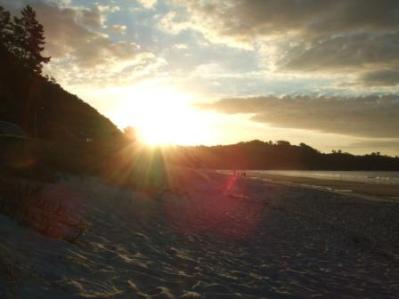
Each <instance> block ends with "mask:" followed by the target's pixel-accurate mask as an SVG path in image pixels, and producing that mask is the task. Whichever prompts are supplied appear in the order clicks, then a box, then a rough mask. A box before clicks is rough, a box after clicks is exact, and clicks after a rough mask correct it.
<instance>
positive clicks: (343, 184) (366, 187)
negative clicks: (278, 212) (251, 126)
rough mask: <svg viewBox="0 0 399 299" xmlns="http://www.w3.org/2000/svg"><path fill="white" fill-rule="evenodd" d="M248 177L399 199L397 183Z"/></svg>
mask: <svg viewBox="0 0 399 299" xmlns="http://www.w3.org/2000/svg"><path fill="white" fill-rule="evenodd" d="M220 173H223V174H230V173H231V171H220ZM248 177H249V178H253V179H263V180H265V181H269V182H272V183H273V182H274V183H280V184H281V183H285V184H287V185H293V186H303V187H309V188H316V189H322V190H323V189H324V190H327V191H332V192H337V193H343V194H349V195H360V196H363V197H364V198H368V199H370V200H392V201H399V185H395V184H384V183H379V184H375V183H362V182H353V181H342V180H330V179H317V178H308V177H300V176H291V175H279V174H268V173H262V174H257V175H256V176H252V175H251V174H249V175H248Z"/></svg>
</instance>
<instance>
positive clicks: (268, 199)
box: [0, 170, 399, 299]
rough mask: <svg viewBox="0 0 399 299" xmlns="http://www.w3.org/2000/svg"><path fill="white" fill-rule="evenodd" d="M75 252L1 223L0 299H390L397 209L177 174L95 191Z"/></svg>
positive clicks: (397, 244)
mask: <svg viewBox="0 0 399 299" xmlns="http://www.w3.org/2000/svg"><path fill="white" fill-rule="evenodd" d="M63 184H65V185H64V187H66V188H70V189H71V190H73V192H74V193H75V194H79V200H80V207H79V210H80V212H81V211H83V215H84V218H85V219H86V220H87V221H88V222H89V223H90V229H89V230H88V231H87V232H86V233H85V234H84V235H83V236H82V237H81V238H80V239H79V240H78V242H77V244H71V243H68V242H65V241H60V240H52V239H48V238H45V237H43V236H41V235H39V234H37V233H35V232H33V231H31V230H29V229H27V228H25V227H22V226H20V225H18V224H16V223H15V222H13V221H11V220H10V219H8V218H7V217H5V216H0V240H1V243H0V298H46V299H47V298H48V299H50V298H311V297H312V298H314V297H315V298H397V295H398V294H399V254H398V253H399V250H398V249H399V237H398V231H399V205H398V204H396V203H387V202H373V201H367V200H362V199H358V198H355V197H347V196H343V195H339V194H334V193H328V192H323V191H317V190H310V189H304V188H295V187H287V186H282V185H277V184H271V183H266V182H260V181H251V180H244V179H242V178H238V179H232V178H228V177H225V176H222V175H218V174H212V173H199V172H196V171H188V170H185V171H177V170H174V171H173V174H172V175H171V184H172V186H173V189H174V192H176V191H178V192H179V195H175V194H174V193H172V192H169V193H164V194H162V195H159V196H155V197H154V196H151V197H150V196H148V195H146V194H143V193H140V192H133V191H129V190H120V189H117V188H115V187H110V186H107V185H105V184H103V183H101V182H100V181H99V180H96V179H88V178H85V179H82V178H72V179H70V180H69V181H68V182H65V183H63Z"/></svg>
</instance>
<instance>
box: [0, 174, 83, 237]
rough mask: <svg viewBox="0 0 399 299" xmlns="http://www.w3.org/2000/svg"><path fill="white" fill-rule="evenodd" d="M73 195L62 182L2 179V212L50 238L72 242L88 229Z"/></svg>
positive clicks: (0, 205)
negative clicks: (50, 182)
mask: <svg viewBox="0 0 399 299" xmlns="http://www.w3.org/2000/svg"><path fill="white" fill-rule="evenodd" d="M74 195H75V194H74V193H73V192H71V191H69V190H68V189H67V188H66V187H65V185H63V184H57V183H52V184H49V183H41V182H35V181H32V180H23V179H6V178H0V213H2V214H5V215H8V216H9V217H11V218H14V219H16V220H17V221H19V222H20V223H22V224H24V225H26V226H28V227H30V228H32V229H34V230H36V231H37V232H39V233H41V234H43V235H45V236H47V237H50V238H55V239H63V240H66V241H70V242H73V241H75V240H76V239H77V238H79V237H80V236H81V235H82V233H84V231H85V230H86V229H87V224H86V222H85V221H84V220H83V218H82V211H81V209H79V202H77V201H76V200H77V199H76V198H74V197H76V196H74Z"/></svg>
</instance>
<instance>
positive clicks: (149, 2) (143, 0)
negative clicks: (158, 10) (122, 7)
mask: <svg viewBox="0 0 399 299" xmlns="http://www.w3.org/2000/svg"><path fill="white" fill-rule="evenodd" d="M137 1H138V2H139V3H140V4H141V5H142V6H144V7H145V8H153V7H154V5H155V4H156V3H157V0H137Z"/></svg>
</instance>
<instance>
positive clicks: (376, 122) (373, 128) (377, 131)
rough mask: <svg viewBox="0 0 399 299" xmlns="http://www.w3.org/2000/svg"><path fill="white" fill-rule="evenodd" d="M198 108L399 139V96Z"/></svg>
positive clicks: (269, 100)
mask: <svg viewBox="0 0 399 299" xmlns="http://www.w3.org/2000/svg"><path fill="white" fill-rule="evenodd" d="M198 107H200V108H201V109H205V110H216V111H218V112H222V113H228V114H238V113H244V114H251V115H252V120H254V121H256V122H261V123H266V124H269V125H271V126H274V127H279V128H292V129H306V130H314V131H320V132H324V133H335V134H342V135H350V136H358V137H368V138H399V130H398V128H399V117H398V115H399V96H393V95H386V96H367V97H324V96H315V97H313V96H285V97H282V98H279V97H275V96H265V97H254V98H231V99H222V100H219V101H217V102H214V103H208V104H198Z"/></svg>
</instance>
